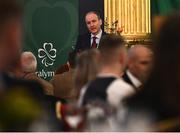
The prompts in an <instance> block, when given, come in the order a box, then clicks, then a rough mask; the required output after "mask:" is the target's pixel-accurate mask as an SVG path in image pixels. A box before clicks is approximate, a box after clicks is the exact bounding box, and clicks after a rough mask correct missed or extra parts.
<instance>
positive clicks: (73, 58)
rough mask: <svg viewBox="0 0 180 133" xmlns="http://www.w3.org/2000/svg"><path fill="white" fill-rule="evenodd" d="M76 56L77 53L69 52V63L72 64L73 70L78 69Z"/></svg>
mask: <svg viewBox="0 0 180 133" xmlns="http://www.w3.org/2000/svg"><path fill="white" fill-rule="evenodd" d="M76 56H77V52H76V51H74V50H73V51H71V52H69V55H68V61H69V64H70V67H71V68H75V67H76Z"/></svg>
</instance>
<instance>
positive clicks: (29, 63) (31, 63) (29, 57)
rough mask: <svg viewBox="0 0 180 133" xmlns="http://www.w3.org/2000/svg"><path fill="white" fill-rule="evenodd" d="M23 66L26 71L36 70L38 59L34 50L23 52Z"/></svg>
mask: <svg viewBox="0 0 180 133" xmlns="http://www.w3.org/2000/svg"><path fill="white" fill-rule="evenodd" d="M21 68H22V71H23V72H24V73H32V72H35V71H36V68H37V60H36V57H35V56H34V54H33V53H32V52H23V53H22V54H21Z"/></svg>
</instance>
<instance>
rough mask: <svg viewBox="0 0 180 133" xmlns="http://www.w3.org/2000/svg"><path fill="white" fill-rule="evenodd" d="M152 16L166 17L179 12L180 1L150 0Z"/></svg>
mask: <svg viewBox="0 0 180 133" xmlns="http://www.w3.org/2000/svg"><path fill="white" fill-rule="evenodd" d="M151 5H152V6H151V7H152V8H151V12H152V15H160V16H164V15H168V14H170V13H172V12H174V11H180V0H151Z"/></svg>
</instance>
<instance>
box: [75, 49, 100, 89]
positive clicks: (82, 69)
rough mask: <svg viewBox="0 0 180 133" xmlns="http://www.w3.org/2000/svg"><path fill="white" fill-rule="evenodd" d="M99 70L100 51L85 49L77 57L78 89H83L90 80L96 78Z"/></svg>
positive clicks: (76, 76)
mask: <svg viewBox="0 0 180 133" xmlns="http://www.w3.org/2000/svg"><path fill="white" fill-rule="evenodd" d="M98 71H99V51H98V50H97V49H90V50H87V51H83V52H81V53H80V55H79V56H78V58H77V62H76V72H75V84H76V88H77V89H81V88H82V87H83V86H84V85H85V84H87V83H88V82H89V81H92V80H93V79H95V77H96V75H97V73H98Z"/></svg>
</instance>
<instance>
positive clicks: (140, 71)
mask: <svg viewBox="0 0 180 133" xmlns="http://www.w3.org/2000/svg"><path fill="white" fill-rule="evenodd" d="M128 67H129V70H130V72H131V73H132V74H133V75H134V76H135V77H136V78H138V79H139V80H140V81H141V82H144V81H145V80H146V79H147V76H148V75H149V72H150V69H151V67H152V55H151V54H150V53H148V52H147V53H146V52H145V51H144V52H142V53H139V54H137V55H136V57H134V59H132V60H131V61H130V62H129V66H128Z"/></svg>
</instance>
